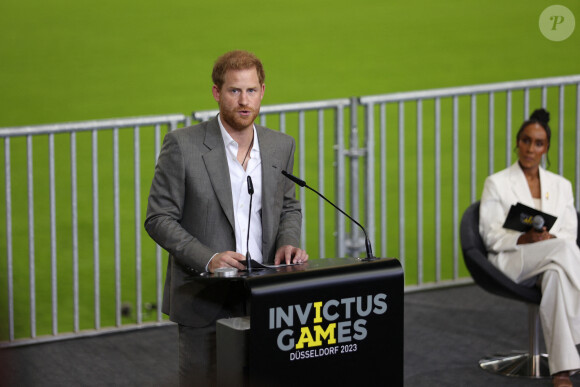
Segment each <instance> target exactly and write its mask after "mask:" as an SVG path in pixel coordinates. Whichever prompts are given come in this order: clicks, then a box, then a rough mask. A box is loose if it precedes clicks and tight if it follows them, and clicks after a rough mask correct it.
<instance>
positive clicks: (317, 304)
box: [314, 302, 322, 323]
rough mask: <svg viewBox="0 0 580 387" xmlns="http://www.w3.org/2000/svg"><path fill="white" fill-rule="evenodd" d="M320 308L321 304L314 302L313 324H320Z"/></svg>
mask: <svg viewBox="0 0 580 387" xmlns="http://www.w3.org/2000/svg"><path fill="white" fill-rule="evenodd" d="M320 308H322V302H315V303H314V309H316V314H315V316H314V322H315V323H321V322H322V317H320Z"/></svg>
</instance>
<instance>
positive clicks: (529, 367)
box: [460, 202, 550, 378]
mask: <svg viewBox="0 0 580 387" xmlns="http://www.w3.org/2000/svg"><path fill="white" fill-rule="evenodd" d="M460 232H461V249H462V250H463V259H464V260H465V265H466V266H467V269H468V270H469V273H470V274H471V277H473V280H474V281H475V283H476V284H477V285H479V286H480V287H482V288H483V289H484V290H486V291H488V292H490V293H492V294H495V295H498V296H500V297H507V298H511V299H514V300H517V301H521V302H525V303H526V304H527V305H528V330H529V332H528V352H525V351H512V352H510V353H507V354H500V355H493V356H486V357H484V358H482V359H481V360H480V361H479V365H480V367H481V368H483V369H484V370H487V371H490V372H493V373H497V374H502V375H509V376H525V377H529V378H543V377H549V376H550V369H549V367H548V355H546V354H541V353H540V320H539V314H538V306H539V304H540V301H541V299H542V293H541V291H540V289H539V288H538V287H537V286H534V287H527V286H523V285H520V284H517V283H515V282H514V281H512V280H511V279H509V278H508V277H507V276H506V275H505V274H503V273H502V272H501V271H499V270H498V269H497V268H496V267H495V266H494V265H492V264H491V262H489V261H488V260H487V251H486V249H485V246H484V244H483V240H482V239H481V236H480V235H479V202H475V203H473V204H471V205H470V206H469V207H468V208H467V210H466V211H465V213H464V214H463V217H462V219H461V228H460Z"/></svg>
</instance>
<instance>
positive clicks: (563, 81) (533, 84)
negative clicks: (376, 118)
mask: <svg viewBox="0 0 580 387" xmlns="http://www.w3.org/2000/svg"><path fill="white" fill-rule="evenodd" d="M579 82H580V75H570V76H565V77H551V78H541V79H530V80H525V81H511V82H500V83H489V84H485V85H476V86H461V87H448V88H442V89H431V90H421V91H408V92H402V93H390V94H379V95H370V96H365V97H360V98H359V101H360V103H361V104H363V105H366V104H375V103H383V102H402V101H413V100H419V99H432V98H445V97H454V96H461V95H471V94H484V93H493V92H499V91H507V90H512V91H513V90H524V89H526V88H538V87H551V86H560V85H572V84H575V83H579Z"/></svg>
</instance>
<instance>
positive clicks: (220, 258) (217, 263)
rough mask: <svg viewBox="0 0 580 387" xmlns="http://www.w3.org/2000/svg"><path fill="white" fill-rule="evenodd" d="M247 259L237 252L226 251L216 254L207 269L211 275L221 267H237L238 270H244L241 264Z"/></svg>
mask: <svg viewBox="0 0 580 387" xmlns="http://www.w3.org/2000/svg"><path fill="white" fill-rule="evenodd" d="M245 261H246V257H245V256H243V255H242V254H240V253H236V252H235V251H224V252H223V253H219V254H216V255H215V256H214V257H213V258H212V260H211V261H209V265H208V267H207V269H208V270H209V272H210V273H213V272H214V271H215V269H218V268H220V267H235V268H237V269H238V270H244V269H245V268H246V266H244V265H243V264H242V263H241V262H245Z"/></svg>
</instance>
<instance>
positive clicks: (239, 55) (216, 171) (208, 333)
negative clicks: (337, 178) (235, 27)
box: [145, 51, 308, 385]
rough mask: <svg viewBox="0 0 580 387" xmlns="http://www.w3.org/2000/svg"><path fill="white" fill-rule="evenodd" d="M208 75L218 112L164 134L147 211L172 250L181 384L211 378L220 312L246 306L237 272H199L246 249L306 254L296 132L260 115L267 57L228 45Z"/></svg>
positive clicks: (169, 285) (169, 293) (274, 259)
mask: <svg viewBox="0 0 580 387" xmlns="http://www.w3.org/2000/svg"><path fill="white" fill-rule="evenodd" d="M212 78H213V82H214V86H213V88H212V93H213V96H214V99H215V100H216V101H217V102H218V104H219V110H220V113H219V115H218V116H217V117H216V118H214V119H212V120H210V121H207V122H203V123H201V124H199V125H195V126H191V127H187V128H183V129H178V130H176V131H173V132H170V133H168V134H167V135H166V136H165V140H164V143H163V147H162V149H161V152H160V154H159V159H158V161H157V166H156V169H155V175H154V178H153V182H152V184H151V191H150V194H149V203H148V207H147V218H146V220H145V228H146V230H147V232H148V233H149V235H150V236H151V238H153V239H154V240H155V242H157V243H158V244H159V245H160V246H162V247H163V248H164V249H165V250H167V251H168V252H169V261H168V266H167V276H166V279H165V289H164V294H163V312H164V313H166V314H168V315H169V317H170V319H171V320H172V321H175V322H176V323H178V325H179V374H180V377H179V380H180V384H181V385H211V384H213V383H214V380H215V322H216V320H217V319H220V318H224V317H233V316H240V315H242V314H243V306H244V296H245V291H244V289H241V288H240V286H241V285H240V284H239V282H228V281H216V282H204V281H201V280H200V279H199V275H200V274H201V273H205V272H213V271H214V270H215V269H217V268H221V267H235V268H238V269H240V270H243V269H244V268H245V266H244V265H243V264H242V262H243V261H245V255H244V254H245V252H246V251H248V250H249V251H250V253H251V256H252V258H253V259H254V260H257V261H259V262H264V263H270V264H272V263H273V264H279V263H291V262H293V263H301V262H305V261H306V260H308V255H307V254H306V252H305V251H304V250H302V249H300V248H298V247H297V246H299V239H300V227H301V221H302V214H301V210H300V203H299V202H298V201H297V200H296V198H295V187H294V184H293V183H292V182H291V181H289V180H288V179H286V178H285V177H284V176H283V175H282V174H281V171H282V170H286V171H292V167H293V164H294V149H295V142H294V139H293V138H292V137H290V136H287V135H285V134H282V133H279V132H275V131H272V130H270V129H267V128H264V127H261V126H258V125H255V124H254V121H255V119H256V117H257V116H258V113H259V111H260V103H261V101H262V98H263V96H264V90H265V85H264V78H265V76H264V70H263V67H262V63H261V62H260V60H259V59H258V58H257V57H256V56H254V55H253V54H251V53H249V52H246V51H232V52H228V53H226V54H224V55H223V56H221V57H220V58H218V60H217V61H216V63H215V65H214V69H213V73H212ZM248 176H250V177H251V179H252V181H253V185H254V188H255V193H254V197H253V201H252V213H251V214H249V213H248V205H249V203H250V195H249V193H248V187H247V177H248ZM248 216H249V217H250V220H249V221H250V222H251V227H250V234H249V235H250V237H249V243H247V244H246V240H247V238H246V235H247V230H246V227H247V226H248Z"/></svg>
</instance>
